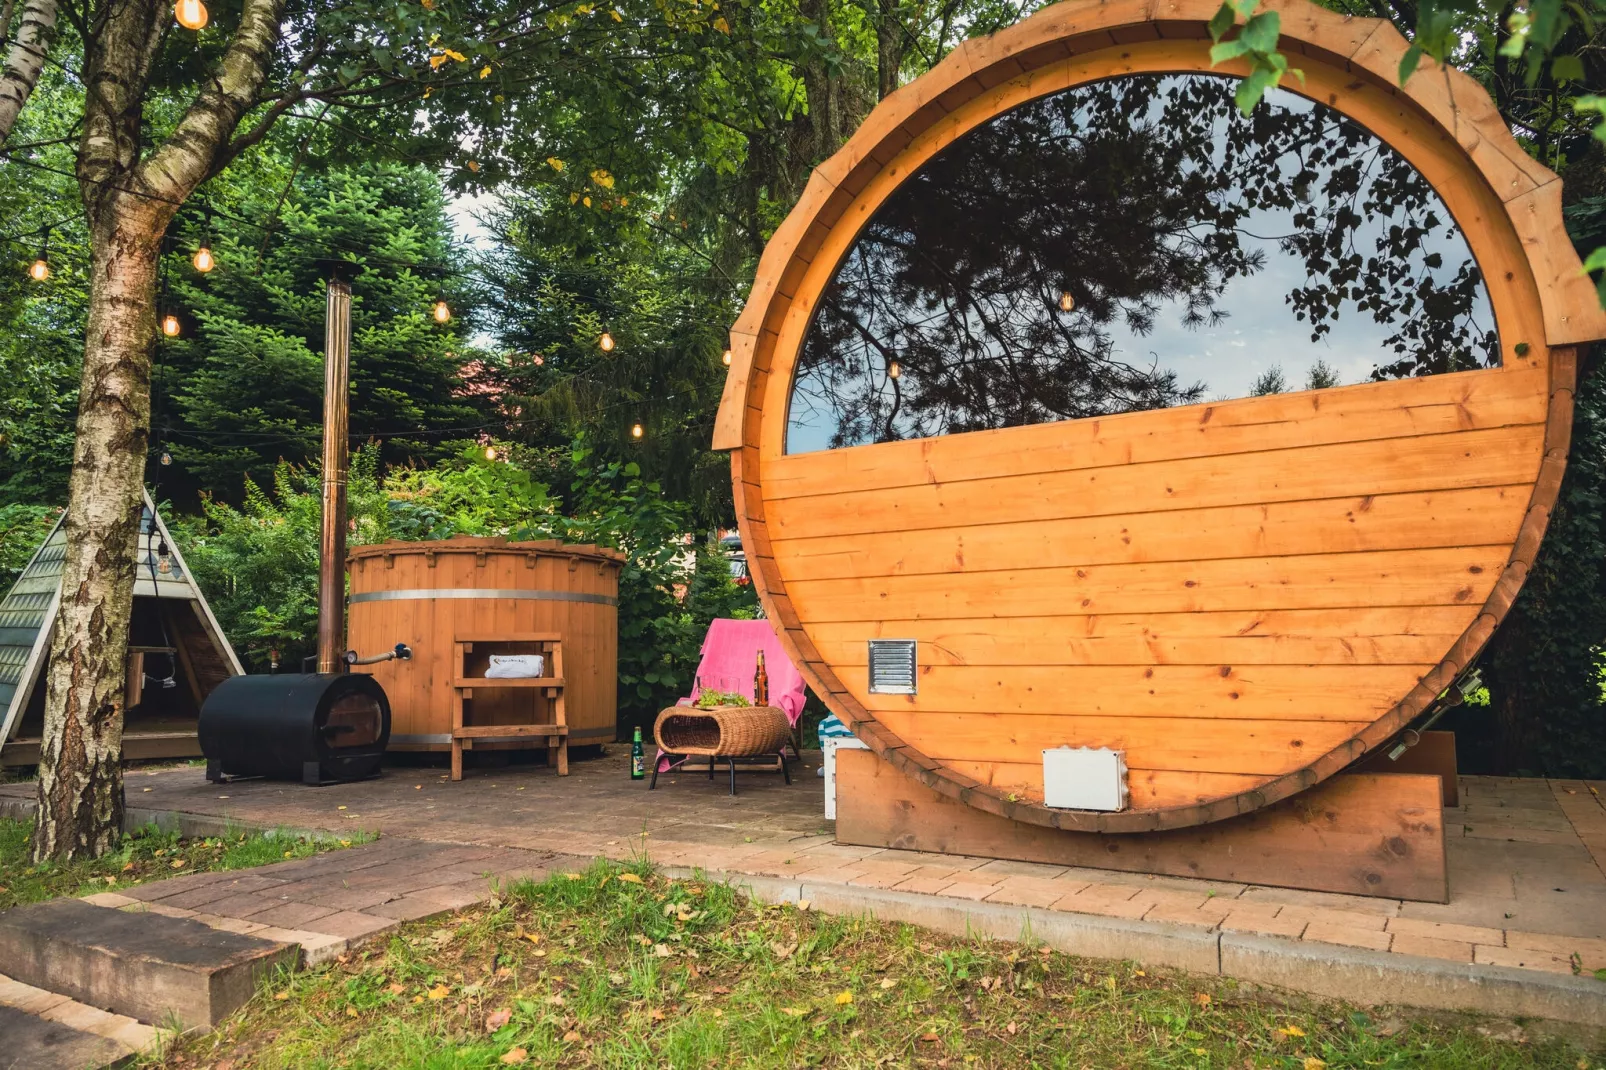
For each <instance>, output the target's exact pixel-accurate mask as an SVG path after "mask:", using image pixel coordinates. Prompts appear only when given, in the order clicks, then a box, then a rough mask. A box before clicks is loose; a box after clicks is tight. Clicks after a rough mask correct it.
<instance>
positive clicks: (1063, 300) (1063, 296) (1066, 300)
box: [1060, 290, 1076, 312]
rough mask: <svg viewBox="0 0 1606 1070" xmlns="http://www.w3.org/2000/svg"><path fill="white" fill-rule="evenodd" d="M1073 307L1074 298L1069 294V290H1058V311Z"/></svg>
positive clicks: (1066, 310) (1068, 309) (1065, 310)
mask: <svg viewBox="0 0 1606 1070" xmlns="http://www.w3.org/2000/svg"><path fill="white" fill-rule="evenodd" d="M1075 307H1076V298H1074V297H1072V296H1071V291H1069V290H1061V291H1060V311H1061V312H1069V311H1070V310H1071V309H1073V308H1075Z"/></svg>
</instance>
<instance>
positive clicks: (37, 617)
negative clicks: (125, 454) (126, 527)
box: [0, 494, 245, 766]
mask: <svg viewBox="0 0 1606 1070" xmlns="http://www.w3.org/2000/svg"><path fill="white" fill-rule="evenodd" d="M64 522H65V518H63V520H58V521H57V522H56V526H55V527H54V528H52V529H51V532H50V534H49V536H47V537H46V538H45V540H44V542H42V543H41V544H40V545H39V548H38V549H37V550H35V551H34V555H33V557H32V558H31V559H30V560H29V562H28V566H27V567H26V568H24V569H23V570H22V575H20V576H19V577H18V578H17V582H16V583H15V584H13V585H12V588H11V590H10V592H9V593H8V594H7V595H6V597H5V600H4V601H0V766H21V765H34V764H36V763H37V762H38V761H39V742H40V737H41V735H42V734H43V730H44V706H45V669H46V667H47V663H48V662H49V660H50V640H51V633H52V632H53V630H54V625H55V622H56V611H57V608H58V606H59V605H60V601H61V570H62V563H63V561H64V560H65V558H66V553H67V534H66V531H65V528H64ZM135 554H136V566H137V569H138V571H137V572H136V574H135V579H134V608H133V612H132V614H131V619H130V620H129V622H128V628H129V651H128V665H127V671H128V691H127V702H126V708H127V713H126V714H125V715H124V721H123V757H124V758H177V757H189V756H193V755H197V754H199V753H200V746H199V744H198V743H197V741H196V736H195V726H196V722H197V719H198V718H199V715H200V708H201V703H202V702H204V701H205V700H206V696H207V695H209V694H211V693H212V689H213V688H215V687H217V685H218V684H220V683H222V682H223V681H224V680H226V679H227V678H228V677H230V676H238V675H240V674H241V673H243V672H244V671H245V670H244V669H242V668H241V667H240V659H239V658H237V657H236V656H235V654H234V649H233V647H231V646H230V645H229V641H228V638H227V637H226V636H224V634H223V629H222V628H220V627H218V623H217V618H215V617H214V616H212V610H211V607H209V606H208V605H207V604H206V596H205V595H203V594H202V593H201V589H200V587H199V586H197V585H196V583H195V580H194V578H193V577H192V576H191V575H190V570H189V566H188V565H186V564H185V563H184V557H183V555H182V554H180V553H179V551H178V545H177V544H176V543H175V542H174V541H173V536H172V535H171V534H169V533H168V530H167V526H166V525H165V524H163V523H162V518H161V517H160V516H159V515H157V512H156V508H155V506H154V505H153V504H152V502H151V498H150V495H149V494H146V495H145V508H144V511H143V513H142V514H141V517H140V525H139V539H138V542H137V543H136V549H135Z"/></svg>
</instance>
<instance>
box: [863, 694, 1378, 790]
mask: <svg viewBox="0 0 1606 1070" xmlns="http://www.w3.org/2000/svg"><path fill="white" fill-rule="evenodd" d="M876 719H877V720H878V721H880V722H881V723H882V724H883V725H885V726H886V728H887V730H888V731H890V732H892V733H893V734H894V735H896V736H898V737H899V738H900V739H902V740H903V741H904V742H906V743H908V744H909V745H910V746H912V747H914V748H915V749H916V750H919V751H921V752H923V753H924V754H926V755H927V756H928V757H930V758H934V759H937V760H938V761H942V762H948V761H972V762H1019V763H1031V762H1038V763H1041V762H1042V760H1043V754H1042V752H1043V750H1044V749H1045V748H1047V747H1061V746H1071V747H1110V748H1112V749H1114V750H1121V751H1125V752H1126V760H1127V763H1128V764H1129V765H1131V766H1133V767H1135V768H1141V769H1164V770H1181V771H1185V772H1196V773H1241V774H1250V775H1257V776H1265V777H1268V778H1269V777H1275V776H1281V775H1282V774H1284V773H1288V772H1292V771H1293V770H1295V769H1300V768H1303V767H1304V766H1306V765H1309V764H1310V763H1311V762H1312V761H1314V760H1315V759H1316V758H1317V757H1318V756H1320V755H1322V754H1325V753H1327V752H1328V751H1330V750H1332V749H1333V748H1334V747H1336V746H1338V745H1339V744H1340V743H1343V742H1344V741H1345V740H1347V739H1351V738H1353V737H1354V736H1355V735H1357V734H1358V733H1359V732H1360V731H1361V730H1362V729H1363V728H1365V727H1366V726H1367V724H1369V723H1370V722H1369V721H1351V722H1344V721H1272V720H1266V721H1227V720H1210V719H1201V718H1195V717H1050V716H1043V715H1033V714H1019V713H933V712H929V711H927V710H887V711H883V712H879V713H877V714H876Z"/></svg>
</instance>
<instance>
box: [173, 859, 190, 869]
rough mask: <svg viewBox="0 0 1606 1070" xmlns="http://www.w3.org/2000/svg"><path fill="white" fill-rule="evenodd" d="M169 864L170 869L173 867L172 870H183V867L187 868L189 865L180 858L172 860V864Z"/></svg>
mask: <svg viewBox="0 0 1606 1070" xmlns="http://www.w3.org/2000/svg"><path fill="white" fill-rule="evenodd" d="M169 864H170V865H171V866H172V867H173V868H174V869H183V868H184V867H185V866H187V865H189V862H188V861H186V860H185V859H182V858H175V859H173V861H172V862H171V863H169Z"/></svg>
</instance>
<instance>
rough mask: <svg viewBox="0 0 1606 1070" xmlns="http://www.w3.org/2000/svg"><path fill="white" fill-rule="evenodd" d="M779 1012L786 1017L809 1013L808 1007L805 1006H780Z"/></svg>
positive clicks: (797, 1016) (799, 1016) (798, 1016)
mask: <svg viewBox="0 0 1606 1070" xmlns="http://www.w3.org/2000/svg"><path fill="white" fill-rule="evenodd" d="M781 1013H782V1014H784V1015H786V1016H787V1017H788V1018H801V1017H803V1016H804V1015H805V1014H807V1013H809V1009H808V1008H807V1007H782V1008H781Z"/></svg>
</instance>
